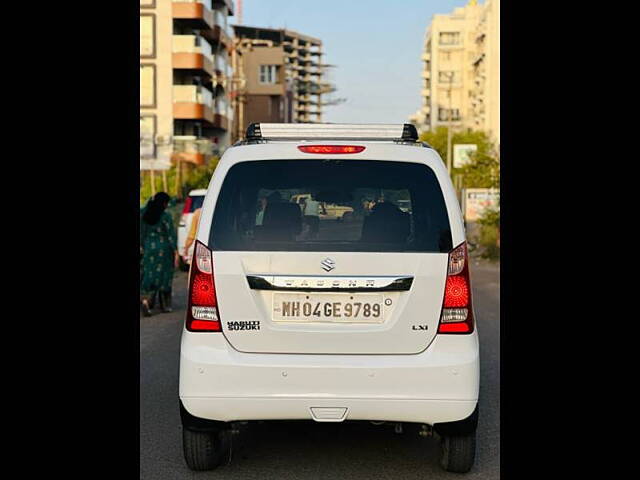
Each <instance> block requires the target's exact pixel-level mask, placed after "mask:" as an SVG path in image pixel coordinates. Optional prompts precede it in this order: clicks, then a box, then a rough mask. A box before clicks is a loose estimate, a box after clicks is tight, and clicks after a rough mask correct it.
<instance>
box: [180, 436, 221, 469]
mask: <svg viewBox="0 0 640 480" xmlns="http://www.w3.org/2000/svg"><path fill="white" fill-rule="evenodd" d="M230 440H231V432H230V431H228V430H221V431H218V432H200V431H193V430H189V429H187V428H183V429H182V447H183V450H184V459H185V461H186V463H187V466H188V467H189V468H190V469H191V470H194V471H204V470H213V469H214V468H216V467H218V466H219V465H220V464H222V463H224V462H227V461H229V459H230V455H231V441H230Z"/></svg>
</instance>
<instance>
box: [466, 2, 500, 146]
mask: <svg viewBox="0 0 640 480" xmlns="http://www.w3.org/2000/svg"><path fill="white" fill-rule="evenodd" d="M474 36H475V44H476V54H475V57H474V60H473V63H472V65H473V72H472V77H473V83H472V88H471V91H470V92H469V100H470V103H471V106H470V111H469V116H468V119H467V122H466V125H467V126H468V127H470V128H473V129H474V130H484V131H486V132H489V134H490V135H491V137H492V138H493V139H494V140H495V141H496V144H497V145H498V146H499V145H500V0H487V2H486V3H485V4H484V5H483V9H482V13H481V15H480V21H479V23H478V25H477V27H476V31H475V34H474Z"/></svg>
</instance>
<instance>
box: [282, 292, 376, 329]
mask: <svg viewBox="0 0 640 480" xmlns="http://www.w3.org/2000/svg"><path fill="white" fill-rule="evenodd" d="M383 304H384V297H383V295H382V294H379V293H358V294H328V293H274V294H273V316H272V318H273V321H274V322H335V323H338V322H340V323H382V322H383V321H384V308H383Z"/></svg>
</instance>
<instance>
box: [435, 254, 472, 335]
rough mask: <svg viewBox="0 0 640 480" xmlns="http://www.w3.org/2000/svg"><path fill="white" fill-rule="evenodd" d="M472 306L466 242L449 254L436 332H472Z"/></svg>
mask: <svg viewBox="0 0 640 480" xmlns="http://www.w3.org/2000/svg"><path fill="white" fill-rule="evenodd" d="M472 332H473V308H472V306H471V281H470V278H469V256H468V253H467V244H466V242H464V243H462V244H460V245H459V246H458V247H456V248H455V249H454V250H453V251H452V252H451V253H450V254H449V265H448V267H447V282H446V284H445V288H444V301H443V303H442V315H441V316H440V325H439V326H438V333H472Z"/></svg>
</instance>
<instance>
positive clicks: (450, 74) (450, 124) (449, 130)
mask: <svg viewBox="0 0 640 480" xmlns="http://www.w3.org/2000/svg"><path fill="white" fill-rule="evenodd" d="M447 73H448V77H449V89H448V90H447V92H448V95H449V115H448V116H447V120H448V126H447V170H448V171H449V176H451V171H452V166H451V137H452V128H453V109H452V108H451V89H452V87H453V73H454V72H452V71H451V72H447Z"/></svg>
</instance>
